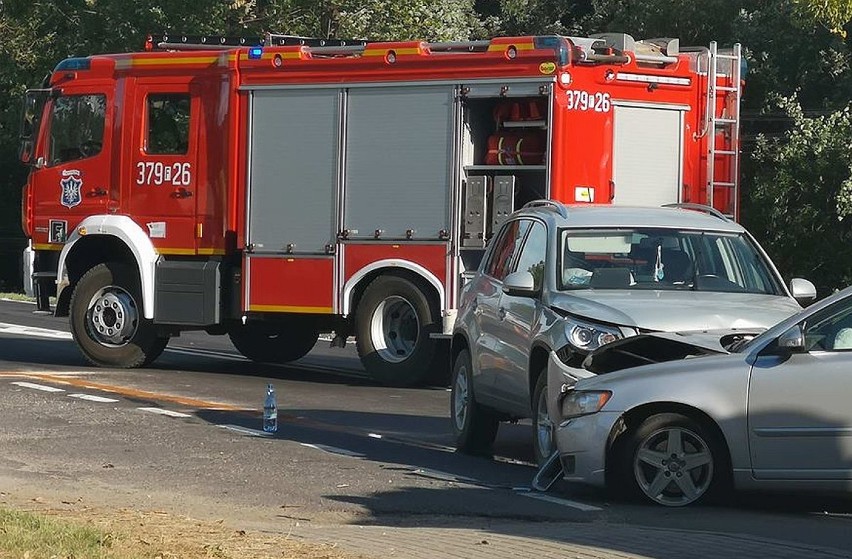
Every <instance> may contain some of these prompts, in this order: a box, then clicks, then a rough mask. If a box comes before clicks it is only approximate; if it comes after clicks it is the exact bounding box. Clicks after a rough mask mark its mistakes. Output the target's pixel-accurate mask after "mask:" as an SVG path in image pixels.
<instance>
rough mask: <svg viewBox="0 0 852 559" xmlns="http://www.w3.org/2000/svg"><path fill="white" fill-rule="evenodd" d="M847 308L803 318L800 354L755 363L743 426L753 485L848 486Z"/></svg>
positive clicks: (850, 348) (850, 377) (851, 438)
mask: <svg viewBox="0 0 852 559" xmlns="http://www.w3.org/2000/svg"><path fill="white" fill-rule="evenodd" d="M850 301H852V300H850V299H849V298H847V299H843V300H841V301H840V302H839V303H838V304H835V305H832V306H830V307H827V308H825V309H822V310H821V311H819V312H818V313H815V314H814V315H812V316H810V317H808V318H807V319H806V321H805V323H804V332H805V347H806V349H807V351H806V352H803V353H794V354H792V355H790V356H789V357H788V358H784V357H778V356H764V357H760V358H758V359H757V360H756V361H755V364H754V367H753V368H752V373H751V382H750V383H749V403H748V426H749V443H750V451H751V460H752V469H753V473H754V476H755V477H756V478H758V479H811V480H849V479H852V405H850V404H849V397H850V390H849V387H850V386H852V303H850Z"/></svg>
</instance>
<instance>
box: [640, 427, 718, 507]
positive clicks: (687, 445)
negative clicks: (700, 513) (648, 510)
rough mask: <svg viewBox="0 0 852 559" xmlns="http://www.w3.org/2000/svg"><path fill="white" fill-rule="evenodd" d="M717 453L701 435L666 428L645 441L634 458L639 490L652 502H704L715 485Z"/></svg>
mask: <svg viewBox="0 0 852 559" xmlns="http://www.w3.org/2000/svg"><path fill="white" fill-rule="evenodd" d="M713 462H714V460H713V452H712V450H711V448H710V445H709V444H708V443H707V442H706V441H705V440H704V439H703V438H702V437H701V436H700V435H699V434H697V433H695V432H693V431H691V430H689V429H686V428H684V427H680V426H674V425H671V426H666V427H663V428H660V429H658V430H656V431H654V432H652V433H651V434H650V435H648V436H647V437H645V438H644V439H643V440H642V441H641V442H640V443H639V446H638V448H637V449H636V451H635V453H634V457H633V475H634V478H635V480H636V483H637V485H638V486H639V489H641V491H642V492H643V493H644V494H645V496H646V497H648V498H649V499H651V500H652V501H654V502H656V503H659V504H661V505H666V506H684V505H688V504H690V503H692V502H695V501H697V500H698V499H700V498H701V497H702V496H703V495H704V494H705V493H706V492H707V490H708V489H709V488H710V486H711V484H712V482H713Z"/></svg>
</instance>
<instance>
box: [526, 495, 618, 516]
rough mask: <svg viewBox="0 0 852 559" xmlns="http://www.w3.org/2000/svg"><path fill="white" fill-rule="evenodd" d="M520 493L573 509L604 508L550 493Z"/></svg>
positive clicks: (593, 509)
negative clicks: (553, 495) (552, 495)
mask: <svg viewBox="0 0 852 559" xmlns="http://www.w3.org/2000/svg"><path fill="white" fill-rule="evenodd" d="M518 495H520V496H522V497H529V498H530V499H538V500H539V501H547V502H548V503H553V504H555V505H562V506H563V507H570V508H572V509H577V510H581V511H583V512H596V511H600V510H603V509H602V508H600V507H596V506H593V505H587V504H585V503H580V502H577V501H569V500H568V499H560V498H559V497H551V496H550V495H543V494H541V493H533V492H530V493H518Z"/></svg>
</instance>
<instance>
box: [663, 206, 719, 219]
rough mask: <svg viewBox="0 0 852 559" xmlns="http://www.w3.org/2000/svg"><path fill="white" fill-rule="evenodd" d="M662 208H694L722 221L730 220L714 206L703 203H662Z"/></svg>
mask: <svg viewBox="0 0 852 559" xmlns="http://www.w3.org/2000/svg"><path fill="white" fill-rule="evenodd" d="M662 207H663V208H680V209H682V210H694V211H696V212H703V213H706V214H709V215H712V216H713V217H718V218H719V219H721V220H722V221H731V220H730V219H729V218H728V216H726V215H725V214H723V213H722V212H720V211H719V210H717V209H716V208H711V207H710V206H705V205H704V204H693V203H690V202H681V203H677V204H663V205H662Z"/></svg>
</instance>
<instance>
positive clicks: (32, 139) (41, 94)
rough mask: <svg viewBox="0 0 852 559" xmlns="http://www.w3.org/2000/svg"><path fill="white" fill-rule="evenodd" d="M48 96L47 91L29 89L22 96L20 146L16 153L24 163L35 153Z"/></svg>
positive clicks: (48, 91) (48, 92)
mask: <svg viewBox="0 0 852 559" xmlns="http://www.w3.org/2000/svg"><path fill="white" fill-rule="evenodd" d="M49 96H50V90H49V89H29V90H27V93H26V95H24V107H23V111H22V114H21V144H20V150H19V152H18V157H20V159H21V161H23V162H24V163H29V162H30V160H31V159H32V156H33V154H34V153H35V148H36V139H37V138H38V130H39V126H40V124H41V120H42V115H43V114H44V105H45V103H46V102H47V98H48V97H49Z"/></svg>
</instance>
